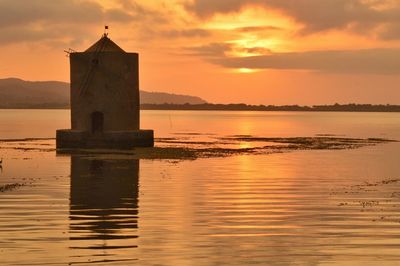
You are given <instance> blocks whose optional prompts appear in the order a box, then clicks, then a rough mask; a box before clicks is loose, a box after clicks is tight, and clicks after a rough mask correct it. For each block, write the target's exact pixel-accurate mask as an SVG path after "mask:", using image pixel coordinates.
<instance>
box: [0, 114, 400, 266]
mask: <svg viewBox="0 0 400 266" xmlns="http://www.w3.org/2000/svg"><path fill="white" fill-rule="evenodd" d="M141 124H142V128H151V129H154V130H155V132H156V137H158V138H162V137H169V138H170V137H175V138H182V139H193V140H196V139H205V138H206V139H208V140H212V139H215V138H218V137H223V136H231V135H253V136H260V137H293V136H302V137H305V136H316V135H326V134H329V135H337V136H341V137H361V138H376V137H378V138H390V139H396V140H400V113H304V112H211V111H205V112H193V111H143V112H142V121H141ZM68 127H69V111H67V110H0V139H21V138H54V136H55V130H56V129H60V128H68ZM243 145H244V146H245V145H246V143H243ZM53 148H54V140H40V141H37V140H36V141H35V140H30V141H16V142H0V158H3V166H2V169H0V185H1V186H3V188H4V185H6V184H19V185H21V186H18V185H15V187H8V189H5V191H2V192H0V265H85V264H94V265H399V261H400V159H399V158H400V143H389V144H381V145H377V146H368V147H363V148H360V149H351V150H319V151H294V152H289V153H278V154H270V155H236V156H231V157H225V158H203V159H197V160H186V161H176V160H134V159H129V158H128V157H123V156H121V157H110V158H107V159H105V158H104V157H103V158H102V157H100V158H97V157H95V156H79V155H57V154H56V152H55V151H54V149H53Z"/></svg>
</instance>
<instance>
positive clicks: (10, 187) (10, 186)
mask: <svg viewBox="0 0 400 266" xmlns="http://www.w3.org/2000/svg"><path fill="white" fill-rule="evenodd" d="M22 186H24V184H21V183H13V184H6V185H2V186H0V192H7V191H11V190H14V189H17V188H19V187H22Z"/></svg>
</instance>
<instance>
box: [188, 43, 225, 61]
mask: <svg viewBox="0 0 400 266" xmlns="http://www.w3.org/2000/svg"><path fill="white" fill-rule="evenodd" d="M232 49H233V47H232V44H229V43H210V44H206V45H202V46H196V47H188V48H185V50H186V51H188V52H189V54H190V55H196V56H203V57H211V58H215V57H216V58H220V57H224V56H225V54H226V52H229V51H231V50H232Z"/></svg>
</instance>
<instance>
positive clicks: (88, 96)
mask: <svg viewBox="0 0 400 266" xmlns="http://www.w3.org/2000/svg"><path fill="white" fill-rule="evenodd" d="M70 66H71V130H57V148H60V149H63V148H67V149H68V148H118V149H129V148H133V147H148V146H153V145H154V137H153V135H154V134H153V131H152V130H140V111H139V108H140V100H139V55H138V54H137V53H127V52H125V51H124V50H123V49H121V48H120V47H119V46H118V45H117V44H115V43H114V42H113V41H112V40H111V39H110V38H108V36H107V34H104V35H103V36H102V38H101V39H100V40H99V41H97V42H96V43H95V44H93V45H92V46H91V47H90V48H88V49H87V50H86V51H84V52H72V53H70Z"/></svg>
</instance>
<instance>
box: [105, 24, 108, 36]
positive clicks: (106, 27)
mask: <svg viewBox="0 0 400 266" xmlns="http://www.w3.org/2000/svg"><path fill="white" fill-rule="evenodd" d="M104 36H108V25H105V26H104Z"/></svg>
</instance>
